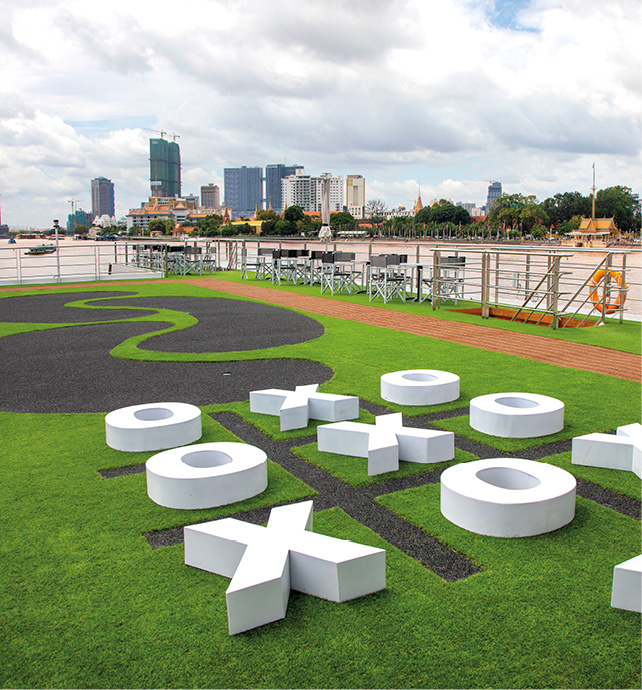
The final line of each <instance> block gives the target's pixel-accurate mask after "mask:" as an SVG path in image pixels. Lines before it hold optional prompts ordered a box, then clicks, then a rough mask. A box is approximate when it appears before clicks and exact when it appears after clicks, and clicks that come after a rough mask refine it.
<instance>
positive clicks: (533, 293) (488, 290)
mask: <svg viewBox="0 0 642 690" xmlns="http://www.w3.org/2000/svg"><path fill="white" fill-rule="evenodd" d="M234 241H235V242H238V245H239V255H240V256H241V257H245V256H248V255H256V254H258V249H259V247H261V248H272V249H284V248H293V247H298V248H303V249H311V250H312V249H317V250H318V249H324V248H326V247H327V249H328V250H329V251H336V250H337V249H343V250H346V249H348V248H349V251H351V252H355V253H356V255H357V259H360V260H363V259H368V258H369V257H370V256H371V255H373V254H380V253H387V252H388V253H397V254H407V255H408V261H409V262H413V263H415V264H421V265H424V266H427V267H429V269H428V270H429V271H430V272H431V280H432V284H431V286H430V288H431V291H432V292H431V294H430V295H429V296H428V298H429V299H431V300H432V308H433V309H439V308H440V307H442V306H444V304H446V305H448V304H449V303H450V302H454V301H459V300H462V301H469V302H475V303H478V304H479V305H480V308H481V313H482V315H483V316H484V317H490V316H491V315H492V314H491V312H492V311H493V310H495V311H497V310H499V309H503V310H504V311H506V312H507V311H508V310H511V311H510V313H509V316H508V318H514V319H515V320H517V319H519V320H527V319H528V320H529V322H531V323H540V324H543V323H546V324H548V325H550V326H551V327H553V328H558V327H561V328H564V327H569V326H571V325H584V326H587V325H597V324H600V323H604V322H605V318H606V317H611V318H616V319H618V320H619V321H622V320H624V319H625V318H633V319H635V320H640V319H642V297H641V295H642V279H641V275H642V267H641V266H640V251H639V250H637V249H631V250H629V249H617V248H606V249H578V248H573V249H571V248H568V247H560V248H558V247H555V248H548V247H545V248H540V247H529V248H528V249H525V248H521V247H519V248H518V247H510V246H504V247H502V246H497V245H492V246H489V245H484V244H480V245H474V244H454V243H443V242H441V243H430V242H421V241H420V242H413V241H405V242H404V241H394V240H384V241H381V240H377V241H374V242H363V241H358V240H357V241H347V242H346V241H339V242H329V243H323V242H319V241H318V240H303V239H298V238H293V239H292V240H289V239H288V240H284V239H269V238H265V239H263V238H261V239H259V238H257V239H248V240H234ZM632 254H633V255H634V258H635V262H629V261H628V260H627V258H630V256H631V255H632ZM453 257H454V258H459V259H462V258H463V259H465V261H464V264H463V266H462V267H461V269H460V271H459V275H457V276H456V278H457V279H456V284H455V287H456V290H455V289H454V288H453V285H454V282H453V266H452V264H451V261H452V259H453ZM445 271H448V273H445ZM600 271H604V275H601V274H600V273H599V272H600ZM596 274H597V276H596ZM453 297H455V299H453Z"/></svg>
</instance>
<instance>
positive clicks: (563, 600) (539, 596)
mask: <svg viewBox="0 0 642 690" xmlns="http://www.w3.org/2000/svg"><path fill="white" fill-rule="evenodd" d="M439 490H440V489H439V486H435V485H432V486H425V487H420V488H417V489H409V490H407V491H404V492H399V493H395V494H389V495H386V496H382V497H380V498H379V499H378V500H379V502H380V503H381V504H382V505H384V506H386V507H388V508H389V509H391V510H393V511H394V512H395V513H398V514H399V515H402V516H403V517H404V518H405V519H407V520H409V521H410V522H412V523H413V524H415V525H417V526H419V527H421V528H422V529H424V530H426V531H427V532H429V533H430V534H433V535H435V536H437V537H439V538H440V539H441V540H442V541H443V542H445V543H447V544H448V545H449V546H450V547H451V548H454V549H455V550H457V551H459V552H460V553H463V554H465V555H467V556H468V557H469V558H471V559H472V560H473V561H474V562H476V563H478V564H479V565H481V566H482V567H484V568H485V570H484V572H482V573H480V574H478V575H475V576H473V577H471V578H468V579H467V580H465V581H461V582H459V583H458V584H457V585H456V586H454V587H446V588H445V589H444V591H443V592H440V596H439V600H438V602H436V607H437V608H438V610H439V612H440V615H439V616H437V620H435V619H434V618H431V619H430V623H427V625H430V626H435V628H441V627H442V623H443V621H442V620H441V613H442V607H445V608H446V609H449V610H450V611H451V613H452V619H450V620H449V621H448V623H446V624H444V626H443V635H444V640H445V643H446V645H448V646H450V647H451V649H452V651H453V653H454V654H455V653H458V660H457V671H455V675H456V677H457V679H458V680H460V681H461V684H460V685H459V686H458V687H505V685H504V683H505V682H507V681H508V679H509V678H510V679H511V681H508V682H512V683H513V687H517V688H526V687H556V688H567V687H580V686H581V682H582V681H581V680H580V677H583V678H584V682H585V684H586V687H592V688H598V687H600V688H601V687H610V688H617V687H634V686H635V687H638V686H639V683H640V675H639V674H640V648H639V633H640V618H639V616H638V615H637V614H632V615H631V614H630V613H627V612H625V611H620V610H615V609H610V597H611V580H612V574H613V566H614V565H616V564H617V563H619V562H622V561H624V560H627V559H628V558H631V557H632V556H635V555H636V554H637V553H638V552H639V523H638V522H637V521H636V520H633V519H632V518H627V517H624V516H622V515H619V514H617V513H614V512H613V511H611V510H609V509H607V508H604V507H602V506H599V505H597V504H595V503H592V502H591V501H588V500H584V499H582V498H578V499H577V509H576V516H575V519H574V520H573V521H572V522H571V523H569V524H568V525H567V526H565V527H563V528H562V529H560V530H557V531H555V532H552V533H549V534H543V535H539V536H536V537H529V538H525V539H501V538H497V537H484V536H481V535H477V534H473V533H471V532H467V531H466V530H463V529H461V528H459V527H456V526H455V525H453V524H452V523H450V522H448V521H447V520H446V519H445V518H444V517H443V516H442V515H441V513H440V511H439ZM459 607H461V608H459ZM455 650H456V651H455ZM440 651H441V648H440V647H437V653H439V652H440ZM499 659H501V662H499V665H500V666H501V669H496V665H497V662H498V660H499ZM480 670H481V673H480ZM484 671H486V672H487V673H488V674H489V675H488V676H486V677H485V678H484V676H483V674H484ZM498 676H499V677H498ZM578 682H579V683H580V685H577V684H578Z"/></svg>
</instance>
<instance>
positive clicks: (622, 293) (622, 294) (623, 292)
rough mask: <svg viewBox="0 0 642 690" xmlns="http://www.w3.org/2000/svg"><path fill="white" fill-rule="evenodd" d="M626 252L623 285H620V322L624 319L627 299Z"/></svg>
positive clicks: (624, 255)
mask: <svg viewBox="0 0 642 690" xmlns="http://www.w3.org/2000/svg"><path fill="white" fill-rule="evenodd" d="M625 285H626V254H622V285H621V286H620V302H619V304H620V317H619V322H620V323H622V322H623V321H624V300H625V299H626V291H627V289H626V288H625V287H624V286H625Z"/></svg>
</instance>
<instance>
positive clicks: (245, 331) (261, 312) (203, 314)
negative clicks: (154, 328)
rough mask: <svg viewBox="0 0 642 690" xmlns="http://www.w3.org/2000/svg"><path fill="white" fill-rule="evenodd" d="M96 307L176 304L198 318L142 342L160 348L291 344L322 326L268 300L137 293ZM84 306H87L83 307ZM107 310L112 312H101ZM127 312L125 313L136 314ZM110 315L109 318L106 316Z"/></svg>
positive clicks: (230, 348)
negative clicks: (144, 294) (270, 303)
mask: <svg viewBox="0 0 642 690" xmlns="http://www.w3.org/2000/svg"><path fill="white" fill-rule="evenodd" d="M92 304H94V305H96V306H131V307H149V308H150V309H151V308H154V307H155V308H157V309H160V308H162V309H174V310H175V311H182V312H185V313H187V314H191V315H192V316H194V317H195V318H197V319H198V323H197V324H196V325H194V326H190V327H189V328H184V329H182V330H180V331H173V332H172V333H163V334H161V335H157V336H154V337H153V338H150V339H149V340H147V341H145V342H144V343H141V345H140V348H141V349H142V350H156V351H158V352H234V351H236V350H243V351H245V350H262V349H264V348H268V347H278V346H279V345H294V344H296V343H303V342H305V341H307V340H313V339H314V338H319V337H321V336H322V335H323V334H324V332H325V329H324V328H323V326H322V325H321V324H320V323H319V322H318V321H315V320H314V319H311V318H310V317H309V316H304V315H303V314H299V313H297V312H295V311H291V310H290V309H283V308H281V307H275V306H272V305H269V304H259V303H258V302H247V301H243V300H238V299H226V298H220V297H140V298H137V299H118V300H114V299H112V300H100V301H98V302H94V303H92ZM85 311H88V310H85ZM102 313H103V314H107V315H109V314H111V313H112V312H111V311H105V312H102ZM138 315H139V314H138V313H137V312H129V316H138ZM106 318H111V317H109V316H108V317H106Z"/></svg>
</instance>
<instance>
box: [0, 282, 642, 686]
mask: <svg viewBox="0 0 642 690" xmlns="http://www.w3.org/2000/svg"><path fill="white" fill-rule="evenodd" d="M222 277H223V278H228V277H229V275H228V274H223V275H222ZM115 287H116V286H114V285H105V287H104V288H103V290H104V291H110V292H111V291H113V290H114V289H115ZM86 289H87V288H82V287H81V288H77V289H76V290H75V292H82V291H86ZM91 289H92V291H94V290H95V288H94V287H93V286H92V288H91ZM121 289H123V290H127V291H131V292H136V293H137V294H139V295H140V296H146V297H147V296H159V297H163V296H166V295H167V296H177V295H184V296H198V297H209V296H212V294H213V293H212V291H210V290H207V289H204V288H200V287H197V286H191V285H184V284H180V283H166V282H162V281H158V282H149V283H144V284H142V283H141V284H136V285H128V286H123V287H122V288H121ZM299 289H300V288H299ZM60 291H61V292H69V293H70V300H69V301H70V302H73V301H74V294H73V293H74V291H71V290H69V289H65V288H62V289H61V290H60ZM34 292H36V293H37V292H38V291H34ZM11 294H16V293H11ZM20 294H25V293H20ZM310 294H318V288H315V289H313V292H312V293H310ZM220 296H223V295H220ZM226 297H228V296H226ZM380 306H382V305H380ZM410 306H414V308H419V309H426V310H429V306H428V305H426V304H424V305H406V307H410ZM404 308H405V307H404ZM430 314H431V315H433V314H434V313H433V312H430ZM437 314H442V315H445V314H446V312H437ZM310 316H311V317H312V318H316V319H317V320H318V321H319V322H321V323H322V324H323V326H324V327H325V334H324V335H323V336H322V337H320V338H317V339H315V340H313V341H310V342H307V343H300V344H297V345H288V346H284V347H280V348H271V349H265V350H259V351H253V352H238V353H204V354H198V355H195V356H190V355H185V354H183V353H156V352H148V351H145V350H141V349H139V348H138V347H137V346H138V344H139V343H140V342H142V341H143V340H144V339H146V338H148V337H149V334H147V335H145V336H142V337H140V338H135V339H129V340H127V341H125V342H124V343H121V344H120V345H119V346H117V347H116V348H115V350H114V351H113V354H115V355H118V356H122V357H128V358H131V359H141V360H144V359H157V360H160V361H172V360H176V361H189V360H192V361H227V360H233V359H277V358H279V357H295V358H301V359H309V360H312V361H317V362H320V363H323V364H325V365H327V366H329V367H331V368H332V369H333V371H334V372H335V374H334V376H333V378H332V379H331V380H330V381H328V382H327V383H325V384H323V385H322V386H321V389H322V390H324V391H327V392H337V393H348V394H355V395H359V396H360V397H361V398H363V399H365V400H370V401H372V402H375V403H378V404H380V405H384V401H383V400H381V398H380V396H379V377H380V375H381V374H382V373H385V372H387V371H395V370H399V369H406V368H435V369H445V370H447V371H454V372H456V373H458V374H459V375H460V376H461V384H462V385H461V393H462V395H461V398H460V400H458V401H457V402H455V403H453V404H446V405H441V406H437V407H435V408H432V407H424V408H413V409H412V411H411V414H425V413H428V412H434V411H436V410H441V409H451V408H455V407H466V406H467V404H468V402H469V400H470V398H471V397H474V396H475V395H481V394H483V393H491V392H497V391H498V390H505V391H509V390H527V391H529V392H538V393H544V394H547V395H552V396H554V397H559V398H560V399H562V400H563V401H564V402H565V404H566V426H565V430H564V432H563V433H562V434H561V435H555V436H552V437H544V438H542V439H536V440H534V441H532V443H533V444H534V445H539V444H541V443H547V442H549V441H551V440H556V439H557V438H570V437H571V436H575V435H578V434H582V433H588V432H590V431H607V430H609V429H613V428H615V427H616V426H619V425H621V424H626V423H629V422H633V421H639V418H640V402H639V384H635V383H633V382H629V381H624V380H621V379H615V378H612V377H607V376H602V375H599V374H593V373H590V372H581V371H576V370H571V369H565V368H560V367H555V366H552V365H546V364H541V363H538V362H531V361H529V360H526V359H523V358H519V357H513V356H509V355H502V354H499V353H489V352H484V351H481V350H477V349H475V348H472V347H466V346H463V345H455V344H451V343H445V342H442V341H437V340H432V339H429V338H422V337H420V336H414V335H409V334H402V333H397V332H394V331H391V330H387V329H382V328H376V327H373V326H366V325H363V324H357V323H352V322H347V321H344V320H341V319H336V318H330V317H319V316H315V315H313V314H310ZM440 318H441V316H440ZM134 319H135V320H143V321H159V322H161V323H159V330H160V329H165V328H167V325H166V324H167V323H171V324H173V326H172V327H173V328H184V327H188V326H189V325H190V324H191V323H193V318H192V317H191V316H190V315H188V314H184V313H182V312H176V311H172V310H162V311H160V312H159V314H158V315H155V316H152V317H142V319H141V318H140V317H134ZM484 324H485V325H486V324H487V322H484ZM52 326H53V327H60V326H59V325H58V324H53V325H47V324H45V325H43V324H33V325H32V324H0V336H2V335H10V334H11V333H16V332H21V330H20V329H21V328H22V329H23V330H38V329H42V328H48V327H52ZM534 328H535V327H533V326H530V327H525V326H517V329H518V330H523V331H525V332H526V331H527V330H528V329H531V330H532V329H534ZM616 328H619V327H616ZM609 329H610V326H609V327H607V328H601V329H593V330H594V331H595V334H596V335H595V337H597V333H606V332H607V331H608V330H609ZM540 330H547V329H537V332H538V333H539V332H540ZM584 330H589V329H584ZM549 333H550V334H551V335H552V337H557V336H556V334H555V333H554V332H552V331H549ZM557 333H558V334H559V333H560V332H557ZM601 344H602V345H603V346H605V347H607V346H610V345H606V344H605V343H601ZM623 349H626V348H623ZM638 351H639V348H638ZM385 406H386V407H388V408H389V409H391V410H393V409H399V410H403V412H404V414H408V413H409V410H407V409H406V408H402V407H399V406H394V405H389V404H387V403H385ZM203 410H204V412H206V413H211V412H222V411H230V412H233V413H235V414H238V415H240V416H241V417H243V418H244V419H245V420H246V421H248V422H250V423H252V424H254V425H256V426H257V427H258V428H259V429H261V430H262V431H263V432H264V433H266V434H267V435H268V436H271V437H273V438H275V439H277V440H288V439H296V438H302V437H306V436H312V435H313V434H314V430H315V427H316V424H312V425H311V426H310V427H308V428H307V429H305V430H297V431H293V432H286V433H282V432H280V431H279V429H278V419H277V418H273V417H267V416H262V415H255V414H252V413H250V412H249V405H248V403H247V401H241V402H238V403H230V404H228V405H209V406H205V407H203ZM203 420H204V436H203V439H202V440H203V441H204V442H205V441H222V440H233V438H234V437H233V436H232V435H231V434H230V432H228V431H227V430H225V429H224V428H223V427H222V426H221V425H220V424H218V423H217V422H216V421H214V420H212V419H211V418H209V417H208V416H207V415H204V417H203ZM361 420H362V421H366V422H367V421H371V420H372V415H370V414H369V413H367V412H365V411H362V414H361ZM441 424H442V426H449V427H451V428H453V430H455V431H457V433H460V434H462V435H466V436H469V437H470V438H475V437H476V434H477V432H473V430H471V429H470V427H469V426H468V419H467V417H457V418H452V419H449V420H444V421H443V422H442V423H441ZM0 438H2V441H3V443H2V462H0V502H1V504H2V506H3V509H4V518H5V519H4V530H3V538H2V540H1V542H0V544H1V545H0V559H1V560H0V562H1V563H2V589H3V595H2V599H1V602H2V603H1V604H0V610H1V611H2V621H3V626H2V633H1V637H0V640H1V641H2V648H3V654H2V658H1V660H0V684H1V686H2V687H97V688H101V687H128V688H129V687H131V688H134V687H167V688H170V687H171V688H181V687H205V688H207V687H220V688H234V687H256V688H290V687H291V688H309V687H319V688H325V687H328V688H331V687H355V688H361V687H363V688H390V687H402V688H404V687H407V688H425V687H432V688H478V687H493V688H553V687H557V688H589V687H590V688H614V687H618V688H637V687H640V650H639V630H640V628H639V626H640V616H639V614H635V613H631V612H626V611H620V610H616V609H612V608H611V607H610V591H611V578H612V571H613V566H614V565H615V564H617V563H620V562H622V561H624V560H626V559H628V558H630V557H632V556H634V555H636V554H637V553H639V549H640V546H639V544H640V532H639V522H637V521H635V520H633V519H630V518H626V517H623V516H621V515H619V514H617V513H615V512H614V511H612V510H609V509H608V508H604V507H601V506H598V505H597V504H594V503H592V502H590V501H586V500H583V499H578V501H577V515H576V518H575V520H574V521H573V522H572V523H571V524H570V525H568V526H567V527H565V528H563V529H562V530H558V531H557V532H554V533H551V534H548V535H541V536H539V537H533V538H528V539H513V540H509V539H506V540H502V539H494V538H489V537H480V536H479V535H474V534H471V533H468V532H465V531H464V530H461V529H459V528H457V527H455V526H454V525H452V524H450V523H449V522H447V521H446V520H445V519H444V518H443V517H442V516H441V514H440V513H439V486H438V485H430V486H426V487H422V488H420V489H412V490H407V491H404V492H399V493H396V494H391V495H386V496H382V497H380V498H379V499H378V500H379V502H380V503H381V504H382V505H384V506H385V507H387V508H389V509H390V510H392V511H394V512H396V513H398V514H400V515H402V516H404V517H405V518H406V519H408V520H409V521H410V522H413V523H414V524H416V525H418V526H419V527H420V528H422V529H424V530H426V531H427V532H429V533H430V534H433V535H435V536H437V537H438V538H439V539H441V540H442V541H444V542H445V543H447V544H448V545H450V546H451V547H452V548H454V549H455V550H457V551H459V552H461V553H463V554H466V555H467V556H468V557H469V558H471V559H472V560H473V561H474V562H476V563H478V564H479V565H480V566H482V567H483V568H484V570H483V572H481V573H479V574H477V575H475V576H472V577H470V578H467V579H466V580H463V581H459V582H457V583H454V584H452V583H447V582H445V581H443V580H442V579H441V578H439V577H438V576H436V575H435V574H433V573H432V572H430V571H429V570H426V569H425V568H424V567H423V566H421V565H420V564H419V563H417V562H416V561H414V560H413V559H411V558H409V557H408V556H405V555H403V554H401V553H400V552H398V551H397V550H396V549H395V548H393V547H391V546H390V545H389V544H387V543H385V542H384V541H383V540H382V539H381V538H380V537H379V536H378V535H376V534H374V533H373V532H371V531H370V530H368V529H367V528H365V527H364V526H362V525H360V524H359V523H358V522H356V521H355V520H354V519H353V518H351V517H349V516H348V515H346V514H345V513H344V512H343V511H341V510H339V509H332V510H328V511H323V512H321V513H317V514H315V516H314V520H315V531H320V532H322V533H325V534H329V535H331V536H335V537H340V538H348V539H352V540H354V541H358V542H362V543H367V544H372V545H374V546H379V547H381V548H385V549H386V554H387V555H386V559H387V586H386V589H385V590H384V591H383V592H380V593H377V594H374V595H371V596H367V597H363V598H361V599H358V600H356V601H352V602H347V603H344V604H335V603H332V602H326V601H322V600H319V599H315V598H313V597H309V596H305V595H302V594H296V593H293V594H292V596H291V598H290V605H289V608H288V614H287V617H286V619H285V620H282V621H278V622H276V623H273V624H270V625H267V626H264V627H262V628H258V629H256V630H254V631H250V632H248V633H244V634H242V635H237V636H234V637H230V636H228V634H227V622H226V610H225V589H226V588H227V586H228V583H229V580H228V579H226V578H223V577H219V576H216V575H212V574H210V573H206V572H203V571H199V570H196V569H193V568H188V567H186V566H185V565H184V564H183V549H182V546H180V545H179V546H174V547H169V548H164V549H159V550H156V551H154V550H152V549H151V548H150V547H149V545H148V543H147V541H146V539H145V538H144V536H143V534H144V533H147V532H153V531H155V530H163V529H167V528H172V527H176V526H179V525H182V524H188V523H194V522H202V521H204V520H208V519H213V518H217V517H221V516H224V515H229V514H230V513H235V512H238V511H239V510H249V509H251V508H255V507H259V506H270V505H276V504H278V503H281V502H284V501H295V500H299V499H305V498H309V497H313V496H314V491H313V490H312V489H311V488H310V487H308V486H306V485H305V484H304V483H303V482H301V481H300V480H298V479H296V478H295V477H293V476H292V475H290V474H289V473H288V472H286V471H285V470H283V469H282V468H280V467H279V466H277V465H276V464H274V463H270V464H269V469H268V474H269V485H268V489H267V491H266V492H265V493H264V494H261V495H259V496H257V497H254V498H252V499H249V500H247V501H244V502H242V503H240V504H234V505H233V506H226V507H221V508H216V509H211V510H205V511H174V510H170V509H167V508H162V507H160V506H157V505H155V504H154V503H153V502H151V501H150V500H149V499H148V498H147V496H146V491H145V476H144V474H136V475H129V476H124V477H119V478H113V479H102V478H101V477H100V475H99V474H98V471H97V470H99V469H106V468H113V467H123V466H127V465H132V464H136V463H142V462H144V461H145V460H146V459H147V457H149V454H148V453H122V452H119V451H115V450H113V449H111V448H109V447H107V446H106V444H105V442H104V419H103V415H100V414H76V415H72V414H67V415H54V414H51V415H35V414H11V413H0ZM481 440H483V442H484V443H486V444H487V445H490V442H491V441H492V442H493V444H494V445H495V447H498V448H503V449H505V450H507V451H508V452H512V450H515V449H514V448H508V447H507V446H506V445H505V444H504V441H503V440H495V439H490V438H489V437H485V436H484V437H483V438H482V439H481ZM526 443H527V444H530V443H531V441H530V440H529V441H527V442H526ZM519 444H522V445H519ZM523 444H524V442H522V441H519V442H518V447H524V445H523ZM508 445H510V443H509V444H508ZM295 452H296V453H297V454H298V455H299V456H300V457H303V458H304V459H306V460H308V461H309V462H312V463H316V464H319V465H320V466H322V467H324V468H326V469H328V470H329V471H330V472H332V473H333V474H335V476H338V477H340V478H341V479H343V480H344V481H346V482H348V483H350V484H353V485H356V486H358V485H362V484H373V485H374V486H376V482H378V481H381V480H382V479H386V478H388V475H382V476H380V477H374V478H368V477H367V474H366V473H365V464H364V463H365V461H364V460H361V459H357V458H346V457H344V456H334V455H331V454H321V453H318V451H316V448H315V446H314V444H310V445H307V446H302V447H299V448H296V449H295ZM470 459H473V456H471V455H470V454H468V453H465V452H463V451H459V450H458V451H457V456H456V460H457V461H468V460H470ZM545 460H546V461H550V462H551V463H553V464H556V465H558V466H561V467H564V468H565V469H567V470H569V471H571V472H572V473H573V474H575V475H576V476H578V477H582V478H585V479H587V480H589V481H592V482H595V483H596V484H600V485H602V486H605V487H607V488H610V489H611V490H614V491H617V492H620V493H622V494H625V495H629V496H639V486H640V482H639V480H638V479H637V478H636V477H634V476H633V475H632V474H630V473H624V472H617V471H614V470H600V469H597V468H588V467H581V466H576V465H572V464H571V463H570V458H569V454H568V453H564V454H561V455H555V456H552V457H550V458H546V459H545ZM447 464H452V462H451V463H445V464H440V465H415V464H413V463H402V468H401V471H400V473H399V475H394V476H400V475H403V474H412V473H415V472H426V471H432V470H433V469H436V468H438V467H441V466H442V465H447Z"/></svg>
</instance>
